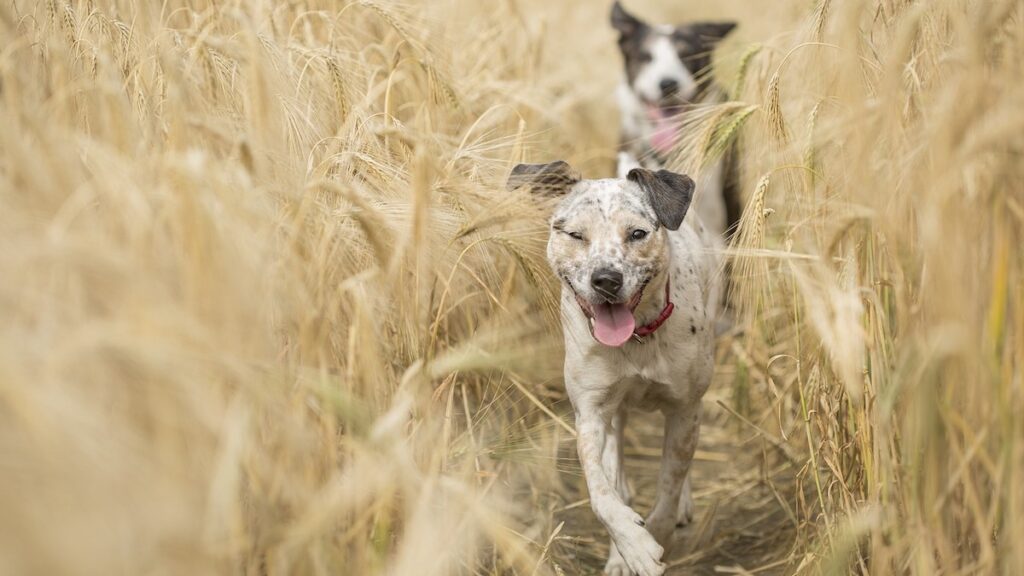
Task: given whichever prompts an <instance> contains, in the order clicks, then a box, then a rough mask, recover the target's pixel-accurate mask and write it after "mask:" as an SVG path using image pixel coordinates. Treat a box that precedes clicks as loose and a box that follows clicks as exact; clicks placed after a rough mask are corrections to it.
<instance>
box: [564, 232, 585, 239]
mask: <svg viewBox="0 0 1024 576" xmlns="http://www.w3.org/2000/svg"><path fill="white" fill-rule="evenodd" d="M567 234H569V237H570V238H572V239H573V240H583V233H582V232H567Z"/></svg>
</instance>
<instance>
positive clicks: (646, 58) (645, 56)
mask: <svg viewBox="0 0 1024 576" xmlns="http://www.w3.org/2000/svg"><path fill="white" fill-rule="evenodd" d="M639 58H640V62H643V63H644V64H647V63H648V62H650V61H651V60H653V59H654V58H653V57H652V56H651V53H650V52H648V51H646V50H644V51H643V52H641V53H640V55H639Z"/></svg>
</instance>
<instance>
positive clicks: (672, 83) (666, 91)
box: [658, 78, 679, 96]
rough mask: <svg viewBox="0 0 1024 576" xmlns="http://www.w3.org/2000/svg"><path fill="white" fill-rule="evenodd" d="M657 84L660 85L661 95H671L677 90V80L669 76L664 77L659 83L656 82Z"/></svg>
mask: <svg viewBox="0 0 1024 576" xmlns="http://www.w3.org/2000/svg"><path fill="white" fill-rule="evenodd" d="M658 86H660V87H661V95H662V96H671V95H673V94H675V93H676V92H679V82H677V81H676V80H673V79H671V78H665V79H664V80H662V81H661V83H660V84H658Z"/></svg>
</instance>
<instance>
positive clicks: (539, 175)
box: [506, 160, 580, 196]
mask: <svg viewBox="0 0 1024 576" xmlns="http://www.w3.org/2000/svg"><path fill="white" fill-rule="evenodd" d="M579 181H580V175H579V174H578V173H576V171H575V170H573V169H572V167H571V166H569V164H568V163H567V162H565V161H563V160H558V161H556V162H551V163H550V164H519V165H518V166H516V167H515V168H513V169H512V174H510V175H509V177H508V184H506V186H508V189H509V190H516V189H517V188H522V187H523V186H529V187H530V188H531V190H532V191H533V192H536V193H539V194H544V195H545V196H560V195H562V194H565V193H566V192H568V191H569V189H570V188H572V187H573V185H574V184H576V183H577V182H579Z"/></svg>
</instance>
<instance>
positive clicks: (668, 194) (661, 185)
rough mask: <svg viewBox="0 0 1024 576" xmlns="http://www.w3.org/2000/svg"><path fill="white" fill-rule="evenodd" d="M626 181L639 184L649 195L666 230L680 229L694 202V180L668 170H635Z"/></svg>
mask: <svg viewBox="0 0 1024 576" xmlns="http://www.w3.org/2000/svg"><path fill="white" fill-rule="evenodd" d="M626 179H627V180H629V181H630V182H635V183H636V184H638V185H639V186H640V189H642V190H643V191H644V192H645V193H646V194H647V199H648V200H650V202H651V206H652V207H653V208H654V213H655V214H656V215H657V216H658V220H659V221H660V222H661V224H662V225H663V226H664V227H665V228H668V229H669V230H678V229H679V227H680V226H681V225H682V224H683V217H685V216H686V211H687V210H689V209H690V202H691V201H692V200H693V189H694V188H695V187H696V184H694V183H693V179H691V178H690V177H689V176H686V175H685V174H676V173H675V172H669V171H668V170H658V171H657V172H651V171H650V170H647V169H645V168H633V169H632V170H630V171H629V174H627V175H626Z"/></svg>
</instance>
